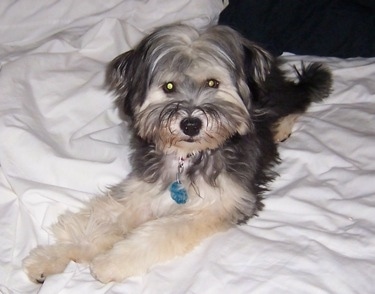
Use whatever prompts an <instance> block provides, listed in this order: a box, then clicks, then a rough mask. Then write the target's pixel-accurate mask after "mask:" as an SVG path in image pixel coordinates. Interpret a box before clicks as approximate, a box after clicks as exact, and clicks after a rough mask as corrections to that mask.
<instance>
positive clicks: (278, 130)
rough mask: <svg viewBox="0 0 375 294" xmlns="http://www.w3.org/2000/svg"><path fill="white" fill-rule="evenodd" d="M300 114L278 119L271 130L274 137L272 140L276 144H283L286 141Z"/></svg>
mask: <svg viewBox="0 0 375 294" xmlns="http://www.w3.org/2000/svg"><path fill="white" fill-rule="evenodd" d="M299 116H300V114H290V115H287V116H284V117H282V118H280V119H279V120H278V121H277V122H276V124H275V126H274V129H273V132H274V135H273V140H274V141H275V142H276V143H280V142H284V141H285V140H286V139H288V138H289V137H290V135H291V133H292V129H293V126H294V123H295V122H296V120H297V119H298V117H299Z"/></svg>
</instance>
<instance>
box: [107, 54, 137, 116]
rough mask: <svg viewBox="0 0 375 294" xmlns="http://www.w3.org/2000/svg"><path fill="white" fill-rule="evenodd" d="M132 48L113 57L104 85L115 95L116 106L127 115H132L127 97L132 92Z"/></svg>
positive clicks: (130, 102)
mask: <svg viewBox="0 0 375 294" xmlns="http://www.w3.org/2000/svg"><path fill="white" fill-rule="evenodd" d="M134 55H135V52H134V50H130V51H127V52H125V53H123V54H121V55H119V56H117V57H116V58H115V59H113V60H112V61H111V62H110V63H109V65H108V67H107V72H106V79H105V82H106V86H107V87H108V89H109V90H110V91H113V92H114V93H115V95H116V101H115V102H116V106H117V107H118V108H119V109H120V111H122V112H123V114H125V115H126V116H127V117H130V118H132V117H133V107H132V101H131V99H130V97H129V94H130V92H132V83H133V79H134V77H135V75H134V67H135V65H134V62H135V58H134Z"/></svg>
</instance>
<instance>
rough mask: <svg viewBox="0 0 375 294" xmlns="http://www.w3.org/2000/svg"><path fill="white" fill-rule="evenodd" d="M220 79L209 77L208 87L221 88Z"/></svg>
mask: <svg viewBox="0 0 375 294" xmlns="http://www.w3.org/2000/svg"><path fill="white" fill-rule="evenodd" d="M219 84H220V83H219V81H217V80H215V79H209V80H207V81H206V87H209V88H214V89H216V88H219Z"/></svg>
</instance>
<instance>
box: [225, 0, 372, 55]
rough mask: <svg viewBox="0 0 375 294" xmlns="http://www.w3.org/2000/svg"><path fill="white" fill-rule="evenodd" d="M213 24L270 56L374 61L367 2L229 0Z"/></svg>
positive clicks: (370, 16) (348, 0)
mask: <svg viewBox="0 0 375 294" xmlns="http://www.w3.org/2000/svg"><path fill="white" fill-rule="evenodd" d="M219 23H220V24H225V25H229V26H231V27H233V28H235V29H237V30H238V31H239V32H241V33H242V34H243V35H244V36H245V37H247V38H248V39H250V40H252V41H256V42H258V43H260V44H261V45H263V46H264V47H265V48H267V49H268V50H269V51H270V52H272V53H273V54H275V55H281V54H282V53H283V52H290V53H294V54H299V55H319V56H335V57H341V58H348V57H359V56H360V57H373V56H375V33H374V31H375V1H373V0H314V1H311V0H298V1H296V0H262V1H259V0H246V1H244V0H231V1H230V3H229V5H228V6H227V7H226V9H224V10H223V11H222V13H221V15H220V19H219Z"/></svg>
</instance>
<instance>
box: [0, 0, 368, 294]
mask: <svg viewBox="0 0 375 294" xmlns="http://www.w3.org/2000/svg"><path fill="white" fill-rule="evenodd" d="M227 4H228V3H226V2H225V1H224V3H223V1H220V0H206V1H201V0H180V1H175V0H163V1H158V0H144V1H137V0H127V1H124V0H107V1H101V0H90V1H74V0H65V1H57V0H47V1H43V4H40V2H39V4H36V2H32V1H10V0H8V1H1V4H0V13H1V15H0V41H1V43H0V63H1V72H0V165H1V166H0V168H1V169H0V229H1V237H0V293H2V294H16V293H22V294H32V293H40V294H51V293H69V294H72V293H91V294H101V293H113V294H115V293H205V294H208V293H252V294H255V293H296V294H297V293H298V294H300V293H314V294H316V293H340V294H346V293H348V294H349V293H361V294H364V293H374V292H375V285H374V281H373V279H374V277H375V151H374V150H375V119H374V117H375V58H363V57H356V58H348V59H341V58H337V57H317V56H313V55H310V56H307V55H295V54H288V53H286V52H284V54H283V56H282V58H283V59H284V60H285V61H286V67H291V65H299V64H300V62H301V60H303V61H306V62H308V61H320V62H324V63H326V64H327V66H328V67H329V68H331V70H332V72H333V76H334V85H333V92H332V94H331V96H330V97H329V98H328V99H327V100H326V101H324V102H323V103H320V104H314V105H312V106H311V107H310V108H309V110H308V112H307V113H306V114H305V115H303V116H302V117H300V119H299V120H298V122H297V123H296V125H295V127H294V130H293V134H292V136H291V137H290V138H289V139H288V140H287V141H285V142H284V143H281V144H280V146H279V150H280V157H281V159H282V163H281V164H280V165H278V166H277V167H276V171H277V172H278V173H279V174H280V176H279V177H278V178H277V179H276V180H275V181H274V182H273V183H272V184H271V185H270V191H269V192H267V193H266V194H265V200H264V204H265V208H264V210H263V211H262V212H261V213H260V214H259V216H258V217H256V218H253V219H251V220H250V221H249V222H248V223H247V224H245V225H242V226H239V227H236V228H233V229H231V230H229V231H228V232H225V233H221V234H218V235H215V236H213V237H212V238H209V239H207V240H205V241H204V242H203V243H202V244H201V245H199V246H198V247H197V248H196V249H195V250H194V251H193V252H191V253H189V254H188V255H186V256H183V257H178V258H176V259H174V260H172V261H170V262H168V263H165V264H160V265H157V266H154V267H152V268H151V270H150V271H149V272H148V273H147V274H145V275H143V276H137V277H132V278H129V279H126V280H124V281H123V282H122V283H109V284H106V285H104V284H101V283H100V282H98V281H96V280H95V279H94V278H93V277H92V276H91V275H90V272H89V269H88V267H87V266H85V265H81V264H76V263H74V262H71V263H70V264H69V265H68V267H67V268H66V270H65V272H64V273H62V274H58V275H54V276H51V277H48V278H47V280H46V281H45V283H44V284H33V283H32V282H30V281H29V280H28V278H27V276H26V275H25V273H24V272H23V271H22V267H21V265H22V260H23V258H25V257H26V255H27V254H28V252H29V251H30V250H31V249H32V248H33V247H35V246H36V245H37V244H49V243H52V242H53V237H52V236H51V234H50V233H49V230H48V228H49V226H50V225H51V224H52V223H54V222H55V221H56V219H57V217H58V216H59V215H60V214H61V213H63V212H64V211H66V210H67V209H70V210H78V209H79V208H80V207H81V206H82V204H83V202H84V201H86V200H88V199H90V198H91V197H96V195H98V194H100V193H103V192H104V191H106V189H107V187H108V186H110V185H113V184H115V183H117V182H118V181H119V180H120V179H122V178H123V177H124V176H126V174H127V173H128V172H129V162H128V152H129V148H128V135H127V129H126V125H125V124H124V123H123V122H122V121H121V119H120V118H119V114H118V112H117V110H116V109H115V108H114V107H113V97H112V95H111V94H110V93H108V92H107V91H106V90H105V88H104V87H103V81H104V71H105V66H106V64H107V63H108V62H109V61H110V60H111V59H112V58H114V57H115V56H117V55H118V54H120V53H122V52H124V51H127V50H129V49H130V48H132V47H133V46H134V45H135V44H137V42H138V41H139V40H140V39H141V38H142V37H143V36H145V35H146V34H147V33H149V32H150V31H152V29H153V28H155V27H157V26H160V25H165V24H169V23H173V22H183V23H187V24H191V25H193V26H196V27H198V28H204V27H207V26H210V25H213V24H215V23H217V22H218V19H219V14H220V12H221V11H222V10H223V9H224V7H225V5H227Z"/></svg>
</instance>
